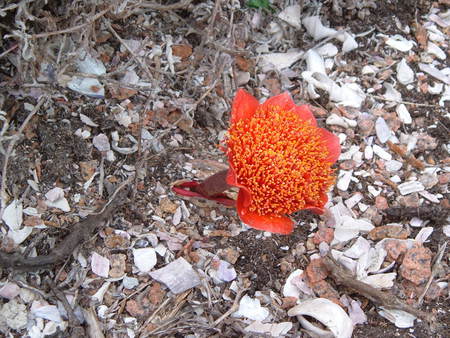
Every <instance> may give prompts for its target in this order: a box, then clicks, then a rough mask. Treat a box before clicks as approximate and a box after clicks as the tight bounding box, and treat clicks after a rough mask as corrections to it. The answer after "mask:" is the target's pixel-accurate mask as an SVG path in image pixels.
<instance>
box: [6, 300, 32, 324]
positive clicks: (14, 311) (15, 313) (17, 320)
mask: <svg viewBox="0 0 450 338" xmlns="http://www.w3.org/2000/svg"><path fill="white" fill-rule="evenodd" d="M27 313H28V311H27V307H26V306H25V305H23V304H19V303H18V302H17V301H16V300H15V299H12V300H10V301H9V302H7V303H5V304H3V306H1V308H0V327H5V326H8V327H9V328H11V329H12V330H16V331H19V330H22V329H24V328H25V327H26V326H27V322H28V318H27Z"/></svg>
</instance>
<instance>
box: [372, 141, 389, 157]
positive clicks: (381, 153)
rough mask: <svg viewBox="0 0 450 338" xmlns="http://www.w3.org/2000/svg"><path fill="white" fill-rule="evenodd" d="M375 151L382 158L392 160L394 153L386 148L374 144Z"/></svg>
mask: <svg viewBox="0 0 450 338" xmlns="http://www.w3.org/2000/svg"><path fill="white" fill-rule="evenodd" d="M372 149H373V152H374V153H375V154H376V155H378V157H380V158H382V159H383V160H386V161H390V160H392V155H391V154H389V153H388V152H387V151H386V150H384V149H383V148H381V147H380V146H379V145H377V144H374V145H373V147H372Z"/></svg>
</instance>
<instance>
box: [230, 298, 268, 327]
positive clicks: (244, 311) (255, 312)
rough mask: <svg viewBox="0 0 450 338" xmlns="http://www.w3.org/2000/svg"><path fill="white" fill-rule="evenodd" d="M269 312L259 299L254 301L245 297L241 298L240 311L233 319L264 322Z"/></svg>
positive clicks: (235, 313)
mask: <svg viewBox="0 0 450 338" xmlns="http://www.w3.org/2000/svg"><path fill="white" fill-rule="evenodd" d="M269 314H270V313H269V310H267V309H266V308H265V307H262V306H261V302H260V301H259V299H257V298H255V299H252V298H250V297H249V296H247V295H245V296H244V297H242V298H241V300H240V302H239V309H238V310H237V311H236V312H234V313H233V314H232V316H233V317H237V318H242V317H244V318H248V319H252V320H259V321H263V320H264V319H266V318H267V316H269Z"/></svg>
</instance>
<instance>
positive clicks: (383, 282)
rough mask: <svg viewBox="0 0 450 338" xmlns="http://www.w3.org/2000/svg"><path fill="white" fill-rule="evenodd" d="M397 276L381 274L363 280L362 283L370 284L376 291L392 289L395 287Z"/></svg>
mask: <svg viewBox="0 0 450 338" xmlns="http://www.w3.org/2000/svg"><path fill="white" fill-rule="evenodd" d="M396 276H397V274H396V273H395V272H390V273H379V274H377V275H370V276H367V277H365V278H363V279H361V282H364V283H366V284H369V285H370V286H373V287H374V288H376V289H390V288H392V287H393V286H394V279H395V277H396Z"/></svg>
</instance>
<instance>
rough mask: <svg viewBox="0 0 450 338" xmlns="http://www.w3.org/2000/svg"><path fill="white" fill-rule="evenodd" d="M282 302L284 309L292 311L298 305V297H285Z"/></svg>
mask: <svg viewBox="0 0 450 338" xmlns="http://www.w3.org/2000/svg"><path fill="white" fill-rule="evenodd" d="M282 300H283V304H282V305H281V307H282V308H283V309H290V308H291V307H294V306H295V304H297V297H284V298H283V299H282Z"/></svg>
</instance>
